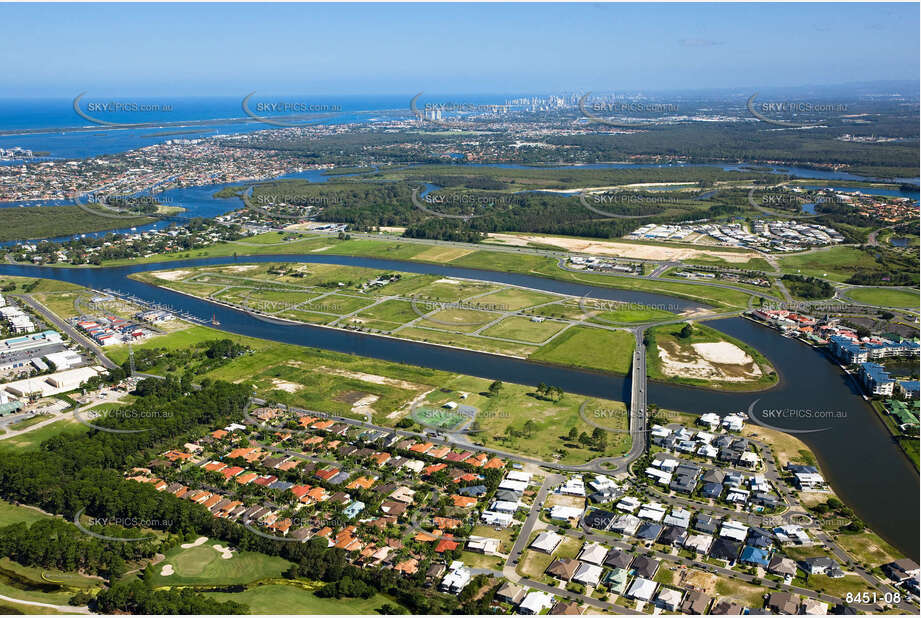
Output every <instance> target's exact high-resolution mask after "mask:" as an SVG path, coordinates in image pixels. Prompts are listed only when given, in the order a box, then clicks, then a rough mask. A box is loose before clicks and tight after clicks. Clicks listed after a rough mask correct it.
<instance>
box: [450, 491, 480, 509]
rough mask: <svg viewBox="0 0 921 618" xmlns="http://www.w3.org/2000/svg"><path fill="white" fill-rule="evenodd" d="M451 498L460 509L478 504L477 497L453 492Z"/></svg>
mask: <svg viewBox="0 0 921 618" xmlns="http://www.w3.org/2000/svg"><path fill="white" fill-rule="evenodd" d="M451 500H453V501H454V506H455V507H457V508H459V509H467V508H470V507H471V506H473V505H475V504H476V498H470V497H468V496H459V495H457V494H453V495H452V496H451Z"/></svg>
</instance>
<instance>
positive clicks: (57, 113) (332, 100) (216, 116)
mask: <svg viewBox="0 0 921 618" xmlns="http://www.w3.org/2000/svg"><path fill="white" fill-rule="evenodd" d="M77 94H79V93H74V96H76V95H77ZM247 94H248V92H247V91H244V92H241V93H240V96H238V97H178V98H177V97H169V96H165V97H161V98H154V97H130V96H122V97H107V96H102V95H94V94H93V92H92V91H90V92H88V93H87V94H86V95H84V97H83V98H82V99H80V101H79V104H78V106H79V108H80V109H81V110H82V111H83V112H84V113H86V114H88V115H89V116H91V117H93V118H96V119H98V120H102V121H106V122H118V123H128V124H132V123H133V124H137V123H157V124H158V126H155V127H145V128H126V127H108V126H103V125H97V124H94V123H92V122H91V121H89V120H87V119H86V118H83V117H81V116H80V115H78V114H77V113H76V112H75V111H74V108H73V103H74V100H73V99H69V98H68V99H0V148H6V149H9V148H13V147H15V146H19V147H20V148H27V149H29V150H33V151H37V152H48V153H49V155H50V157H51V158H52V159H54V158H72V157H80V158H82V157H92V156H97V155H101V154H111V153H116V152H123V151H125V150H131V149H134V148H140V147H143V146H149V145H151V144H156V143H161V142H165V141H167V140H170V139H193V138H196V137H207V136H213V135H216V134H222V135H232V134H240V133H249V132H252V131H264V130H267V129H278V128H279V127H276V126H273V125H270V124H266V123H263V122H259V121H258V120H255V119H251V118H250V117H249V116H247V115H246V114H245V113H244V111H243V108H242V102H243V98H244V97H245V96H246V95H247ZM414 94H415V93H406V94H395V95H373V96H367V95H342V96H340V95H310V94H302V95H282V96H277V95H273V94H272V93H262V92H257V93H256V94H255V95H254V96H253V97H252V98H251V99H250V100H249V102H248V107H249V109H250V111H251V112H252V113H254V114H256V115H258V116H262V117H268V118H272V117H276V118H277V117H282V116H289V115H291V114H292V113H295V112H291V111H283V110H279V111H272V110H271V109H260V108H259V105H260V104H263V105H266V104H288V105H311V106H317V107H316V108H314V109H319V110H321V111H316V112H303V113H300V114H299V115H297V117H296V118H295V119H294V121H296V122H298V123H303V124H305V125H306V124H342V123H352V122H367V121H373V120H377V119H385V118H393V117H398V118H409V117H410V115H411V112H410V108H409V102H410V99H411V98H412V96H413V95H414ZM426 101H429V102H449V101H463V102H466V103H490V104H493V103H503V102H504V98H503V97H497V96H496V95H463V96H449V95H438V96H430V97H422V98H420V100H419V101H418V103H417V108H419V109H424V106H425V103H426ZM102 104H120V105H127V104H137V105H145V106H159V108H160V111H104V110H98V109H94V108H93V107H92V106H99V105H102ZM166 106H169V108H170V111H164V108H165V107H166ZM287 120H288V119H287V118H286V121H287ZM202 121H208V122H207V124H192V123H200V122H202ZM160 123H162V125H161V124H160ZM176 123H179V124H176ZM75 128H81V129H94V130H90V131H72V129H75ZM16 131H39V132H38V133H18V134H17V133H15V132H16ZM180 132H181V134H180ZM163 133H172V135H162V134H163ZM16 163H21V161H19V162H16V161H0V165H4V164H5V165H10V164H16Z"/></svg>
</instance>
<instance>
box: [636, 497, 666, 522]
mask: <svg viewBox="0 0 921 618" xmlns="http://www.w3.org/2000/svg"><path fill="white" fill-rule="evenodd" d="M636 516H637V517H639V518H640V519H648V520H650V521H655V522H660V521H662V518H664V517H665V507H664V506H662V505H661V504H659V503H658V502H649V503H647V504H644V505H643V506H642V507H641V508H640V512H639V513H637V514H636Z"/></svg>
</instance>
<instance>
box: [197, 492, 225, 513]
mask: <svg viewBox="0 0 921 618" xmlns="http://www.w3.org/2000/svg"><path fill="white" fill-rule="evenodd" d="M223 499H224V498H223V497H222V496H220V495H218V494H215V495H213V496H211V497H210V498H208V499H207V500H205V501H204V502H202V503H201V505H202V506H203V507H205V508H206V509H210V508H211V507H212V506H214V505H215V504H217V503H218V502H220V501H221V500H223Z"/></svg>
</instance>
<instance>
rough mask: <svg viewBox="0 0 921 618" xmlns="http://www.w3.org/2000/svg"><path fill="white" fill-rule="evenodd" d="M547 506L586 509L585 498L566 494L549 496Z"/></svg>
mask: <svg viewBox="0 0 921 618" xmlns="http://www.w3.org/2000/svg"><path fill="white" fill-rule="evenodd" d="M546 506H548V507H550V506H571V507H574V508H577V509H584V508H585V498H580V497H579V496H567V495H565V494H550V495H549V496H547V503H546Z"/></svg>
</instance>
